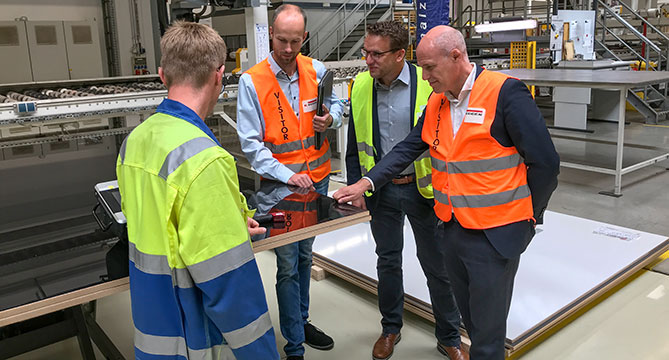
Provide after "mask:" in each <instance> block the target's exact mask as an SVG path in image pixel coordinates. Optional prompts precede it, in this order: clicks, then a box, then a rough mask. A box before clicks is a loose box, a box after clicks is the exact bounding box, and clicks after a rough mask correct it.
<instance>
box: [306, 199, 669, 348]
mask: <svg viewBox="0 0 669 360" xmlns="http://www.w3.org/2000/svg"><path fill="white" fill-rule="evenodd" d="M602 226H609V227H613V228H615V229H619V230H621V231H624V232H628V233H631V234H638V235H639V237H638V238H637V239H635V240H630V241H627V240H621V239H618V238H615V237H612V236H608V235H602V234H597V233H595V231H597V230H599V229H600V228H601V227H602ZM404 236H405V246H404V252H403V254H404V262H403V263H404V265H403V270H404V288H405V292H406V293H407V294H408V295H411V296H413V297H416V298H418V299H420V300H422V301H424V302H426V303H429V302H430V298H429V295H428V291H427V286H426V280H425V277H424V275H423V273H422V271H421V268H420V266H419V264H418V260H417V258H416V256H415V254H416V250H415V242H414V240H413V234H412V232H411V227H410V225H409V223H408V221H407V222H405V227H404ZM667 241H669V240H667V237H665V236H660V235H655V234H651V233H646V232H642V231H636V230H632V229H627V228H623V227H619V226H614V225H609V224H605V223H601V222H597V221H592V220H586V219H582V218H578V217H574V216H569V215H564V214H559V213H555V212H550V211H547V212H546V214H545V218H544V225H541V226H539V227H538V231H537V235H536V236H535V238H534V239H533V240H532V243H531V244H530V246H529V247H528V248H527V250H526V251H525V253H524V254H523V255H522V257H521V263H520V267H519V269H518V274H517V275H516V282H515V286H514V294H513V300H512V302H511V310H510V313H509V319H508V322H507V338H508V339H509V340H510V341H511V342H512V343H515V342H516V341H517V340H518V339H519V338H520V337H524V336H526V335H527V334H529V333H531V332H533V331H536V330H538V329H540V328H541V327H542V326H543V325H544V324H546V323H547V322H549V321H550V320H551V319H552V318H554V317H555V316H556V315H557V314H559V312H560V311H562V310H564V309H566V308H570V307H572V306H578V303H579V302H578V301H576V300H578V299H579V298H581V297H583V296H584V295H588V294H589V293H590V292H592V291H593V290H594V289H597V288H599V287H601V286H602V284H605V283H606V282H607V281H609V280H611V279H612V278H613V277H614V276H616V275H617V274H619V273H620V272H621V271H623V270H624V269H626V268H628V267H630V266H631V265H633V264H635V263H636V262H637V261H639V260H640V259H642V258H644V257H646V256H647V254H648V253H649V252H651V251H652V250H653V249H655V248H657V247H658V246H661V245H663V244H666V243H667ZM313 251H314V252H315V253H317V254H319V255H321V256H323V257H326V258H328V259H330V260H332V261H334V262H337V263H339V264H341V265H343V266H345V267H347V268H349V269H351V270H354V271H356V272H359V273H361V274H363V275H366V276H368V277H370V278H372V279H376V255H375V254H374V240H373V238H372V235H371V232H370V230H369V225H368V224H367V223H364V224H358V225H355V226H352V227H349V228H346V229H342V230H338V231H335V232H332V233H328V234H325V235H321V236H318V238H317V239H316V241H315V242H314V246H313Z"/></svg>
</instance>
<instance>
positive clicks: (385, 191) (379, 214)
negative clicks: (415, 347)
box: [346, 21, 465, 360]
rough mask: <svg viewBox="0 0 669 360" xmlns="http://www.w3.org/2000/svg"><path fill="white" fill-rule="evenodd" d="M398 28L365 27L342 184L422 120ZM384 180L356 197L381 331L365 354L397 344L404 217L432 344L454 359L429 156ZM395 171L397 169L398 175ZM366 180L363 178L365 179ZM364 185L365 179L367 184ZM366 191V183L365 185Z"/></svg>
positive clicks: (422, 84)
mask: <svg viewBox="0 0 669 360" xmlns="http://www.w3.org/2000/svg"><path fill="white" fill-rule="evenodd" d="M408 38H409V36H408V33H407V30H406V29H405V28H404V25H403V24H401V23H399V22H395V21H382V22H378V23H376V24H373V25H369V26H368V27H367V34H366V36H365V40H364V46H363V49H362V55H363V56H364V57H365V59H366V62H367V67H368V69H369V71H366V72H363V73H361V74H358V76H357V77H356V78H355V82H354V83H353V87H352V89H351V111H350V118H349V130H348V147H347V150H346V174H347V182H348V184H349V185H350V184H354V183H356V182H357V181H358V180H360V178H362V177H364V176H365V174H366V173H367V172H368V171H369V170H371V168H372V167H374V165H375V164H376V163H378V162H379V161H380V160H381V158H383V157H384V156H385V155H386V154H388V153H389V152H390V150H391V149H393V148H394V147H395V145H397V144H399V143H400V142H401V141H402V140H404V138H405V137H406V136H407V135H408V134H409V132H410V131H411V129H412V128H413V126H414V125H415V124H416V123H417V122H418V120H419V118H420V117H421V116H422V113H423V109H424V108H425V105H426V104H427V99H428V97H429V96H430V94H431V93H432V88H431V87H430V85H429V83H428V82H427V81H425V80H423V79H422V70H421V69H420V68H418V67H416V66H414V65H411V64H409V63H408V62H406V61H405V60H404V55H405V51H406V50H405V49H406V48H407V47H408ZM401 170H402V169H397V172H396V173H400V175H399V176H398V177H396V178H395V179H393V181H392V182H391V183H388V184H387V185H384V186H383V187H381V188H378V189H375V188H373V191H372V192H371V193H367V194H366V196H365V197H362V198H359V199H356V200H354V201H353V204H354V205H356V206H358V207H362V208H367V209H369V211H370V214H371V215H372V220H371V222H370V225H371V230H372V234H373V235H374V240H375V242H376V254H377V256H378V258H377V275H378V279H379V283H378V294H379V310H380V312H381V315H382V319H381V326H382V333H381V336H380V337H379V338H378V340H377V341H376V343H375V344H374V347H373V350H372V357H373V359H375V360H385V359H388V358H390V357H391V356H392V354H393V350H394V347H395V344H397V343H398V342H399V341H400V339H401V335H400V329H401V328H402V310H403V303H404V288H403V279H402V249H403V247H404V236H403V234H404V219H405V217H408V219H409V222H410V223H411V228H412V230H413V234H414V238H415V239H416V250H417V255H418V260H419V261H420V264H421V267H422V268H423V272H424V273H425V276H426V278H427V285H428V288H429V290H430V298H431V299H432V308H433V311H434V316H435V319H436V337H437V346H438V349H439V350H440V352H441V353H443V354H445V355H447V356H451V359H453V360H456V359H460V356H465V354H463V353H462V352H461V351H460V333H459V327H460V313H459V311H458V308H457V305H456V304H455V298H454V297H453V291H452V289H451V284H450V281H449V279H448V275H447V274H446V266H445V260H444V259H445V257H444V251H443V247H442V245H441V244H439V243H438V242H437V241H436V239H435V230H436V226H437V218H436V216H435V214H434V211H433V210H432V207H433V206H434V200H433V194H432V180H431V172H432V166H431V163H430V157H429V154H428V153H427V152H426V153H425V154H424V155H423V156H421V157H419V158H418V159H417V160H416V161H415V162H413V164H412V165H410V166H409V167H408V168H407V169H404V170H403V171H401ZM400 171H401V172H400ZM367 180H369V179H368V178H367ZM369 181H370V183H372V182H371V180H369ZM372 186H373V185H372Z"/></svg>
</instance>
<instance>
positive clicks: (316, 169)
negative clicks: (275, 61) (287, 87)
mask: <svg viewBox="0 0 669 360" xmlns="http://www.w3.org/2000/svg"><path fill="white" fill-rule="evenodd" d="M297 71H298V74H299V79H298V83H299V87H300V102H299V104H300V109H299V114H300V118H299V119H298V118H297V116H295V112H294V109H292V108H291V106H290V102H289V101H288V99H287V98H286V95H285V94H284V93H283V91H282V90H281V87H280V86H279V82H278V81H277V80H276V76H275V75H274V73H273V72H272V70H271V68H270V64H269V61H268V60H267V59H265V60H263V61H262V62H260V63H258V64H256V65H255V66H253V67H252V68H251V69H249V70H248V71H247V73H248V74H249V75H251V80H252V81H253V85H254V86H255V89H256V93H257V94H258V101H259V102H260V107H261V108H262V114H263V118H264V120H265V137H264V139H263V141H264V142H265V146H266V147H267V148H268V149H269V150H270V151H271V152H272V155H273V156H274V158H275V159H277V160H278V161H279V162H280V163H282V164H283V165H285V166H287V167H288V168H289V169H290V170H292V171H294V172H295V173H300V174H309V176H310V177H311V180H312V181H314V182H318V181H321V180H323V179H324V178H325V177H326V176H327V175H328V174H329V173H330V144H329V143H328V140H327V137H325V136H323V139H325V140H324V141H323V143H322V144H321V148H320V150H316V136H315V132H314V127H313V119H314V115H316V100H317V97H318V81H317V80H316V70H314V66H313V64H312V59H311V58H309V57H306V56H303V55H302V54H299V55H298V56H297ZM305 110H307V111H305Z"/></svg>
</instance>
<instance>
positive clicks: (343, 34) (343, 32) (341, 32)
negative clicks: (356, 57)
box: [305, 0, 378, 59]
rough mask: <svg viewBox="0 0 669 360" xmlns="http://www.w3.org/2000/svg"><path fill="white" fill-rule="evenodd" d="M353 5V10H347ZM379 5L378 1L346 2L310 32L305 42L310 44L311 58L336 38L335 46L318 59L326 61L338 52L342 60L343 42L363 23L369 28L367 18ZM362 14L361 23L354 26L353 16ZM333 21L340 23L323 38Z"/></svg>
mask: <svg viewBox="0 0 669 360" xmlns="http://www.w3.org/2000/svg"><path fill="white" fill-rule="evenodd" d="M352 4H355V6H354V7H353V9H347V8H348V7H350V5H352ZM377 5H378V3H377V0H357V2H355V0H353V1H352V0H346V2H344V3H343V4H341V5H340V6H339V8H337V10H336V11H335V12H334V13H333V14H332V16H329V17H328V18H327V19H325V20H323V21H322V22H321V23H320V24H319V26H317V27H316V29H314V30H313V31H310V32H309V37H308V38H307V40H306V41H305V44H309V45H308V46H309V49H310V51H309V56H310V57H314V56H315V55H316V54H318V51H319V50H323V49H325V47H324V46H325V44H327V43H328V41H329V40H330V39H332V37H333V36H335V41H334V45H332V48H331V49H329V50H326V51H325V52H326V55H325V56H318V58H320V59H326V58H327V57H328V56H330V55H331V54H332V53H333V52H334V51H337V58H340V57H341V56H340V55H341V53H340V48H341V44H342V42H344V40H346V38H347V37H348V36H349V35H350V34H351V33H352V32H353V30H355V29H356V28H357V27H358V25H360V24H361V23H363V24H364V26H365V28H366V27H367V16H368V15H369V14H370V13H371V12H372V11H373V10H374V9H375V8H376V7H377ZM360 13H361V14H362V18H361V19H360V21H355V22H353V24H351V22H350V20H351V19H350V18H351V16H352V15H354V14H360ZM333 20H338V21H339V22H338V23H337V24H336V25H335V26H334V27H333V28H332V29H330V30H329V31H328V32H327V34H325V35H324V36H323V35H322V33H323V31H324V30H325V28H326V26H328V25H332V22H333ZM347 23H348V24H347ZM314 43H315V46H314Z"/></svg>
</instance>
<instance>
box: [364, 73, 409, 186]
mask: <svg viewBox="0 0 669 360" xmlns="http://www.w3.org/2000/svg"><path fill="white" fill-rule="evenodd" d="M374 86H376V113H377V115H378V118H379V138H380V140H381V144H380V145H381V146H380V149H379V150H380V151H379V158H383V157H384V156H386V154H388V153H389V152H390V151H391V150H392V149H393V148H394V147H395V145H397V144H399V143H400V142H402V140H404V138H405V137H407V135H409V132H411V129H412V128H413V127H412V126H411V125H412V124H411V113H412V112H413V109H411V75H410V73H409V64H408V63H407V62H406V61H405V62H404V67H402V71H401V72H400V74H399V75H398V76H397V78H395V80H393V81H392V82H391V83H390V86H385V85H383V84H381V82H380V81H377V80H375V81H374ZM414 171H415V170H414V166H413V163H412V164H411V165H409V166H408V167H407V168H406V169H404V171H402V172H401V173H400V175H406V174H411V173H413V172H414Z"/></svg>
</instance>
